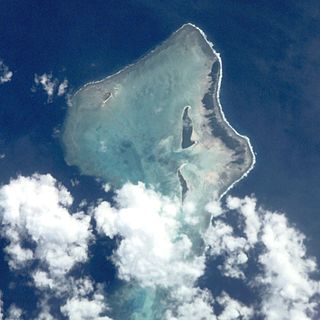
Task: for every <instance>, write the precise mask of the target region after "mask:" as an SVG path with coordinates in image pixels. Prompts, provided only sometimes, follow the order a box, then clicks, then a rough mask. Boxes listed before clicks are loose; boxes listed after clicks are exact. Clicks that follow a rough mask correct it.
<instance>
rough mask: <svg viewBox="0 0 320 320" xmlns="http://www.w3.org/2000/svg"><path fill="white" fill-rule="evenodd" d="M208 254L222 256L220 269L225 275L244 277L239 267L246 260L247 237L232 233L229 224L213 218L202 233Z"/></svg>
mask: <svg viewBox="0 0 320 320" xmlns="http://www.w3.org/2000/svg"><path fill="white" fill-rule="evenodd" d="M204 240H205V242H206V244H207V246H208V248H209V253H210V255H212V256H214V257H216V256H223V258H224V262H223V265H222V266H221V270H222V272H223V274H224V275H225V276H229V277H233V278H245V275H244V273H243V271H242V270H241V267H243V265H244V264H245V263H246V262H247V261H248V257H247V251H248V249H249V246H248V241H247V239H245V238H243V237H237V236H235V235H234V232H233V228H232V227H231V226H230V225H227V224H226V223H224V222H222V221H220V220H213V222H212V225H211V226H210V227H209V228H208V230H207V232H206V233H205V235H204Z"/></svg>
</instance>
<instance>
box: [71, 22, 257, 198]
mask: <svg viewBox="0 0 320 320" xmlns="http://www.w3.org/2000/svg"><path fill="white" fill-rule="evenodd" d="M186 26H191V27H192V28H193V29H195V30H197V31H198V32H199V34H200V35H201V37H202V38H203V40H204V41H205V42H206V44H207V45H208V47H209V48H210V49H211V52H212V53H213V55H214V57H216V58H217V60H218V63H219V75H218V80H217V89H216V90H215V92H214V93H213V94H214V97H213V98H214V99H216V101H217V105H218V111H219V113H220V115H221V118H222V121H223V123H224V125H225V126H226V127H227V129H228V130H230V129H231V131H232V133H233V134H235V135H236V136H238V137H240V138H241V139H243V140H245V143H246V145H247V147H248V149H249V151H250V155H251V159H250V160H251V161H250V162H251V164H250V166H249V167H248V168H247V169H246V170H245V172H244V173H243V174H242V175H241V176H240V177H239V178H238V179H236V180H235V181H233V182H232V183H231V184H230V185H229V186H228V187H226V189H225V191H223V192H222V193H221V195H220V196H219V199H222V198H223V197H224V196H225V195H226V194H227V193H228V192H229V191H230V190H231V189H232V188H233V187H234V186H235V185H236V184H237V183H238V182H240V181H241V180H242V179H244V178H245V177H246V176H247V175H248V174H249V172H250V171H251V170H253V168H254V166H255V163H256V156H255V154H254V151H253V147H252V145H251V142H250V139H249V137H247V136H245V135H242V134H240V133H239V132H238V131H237V130H236V129H234V128H233V127H232V125H231V124H230V123H229V121H228V120H227V119H226V116H225V114H224V112H223V108H222V105H221V103H220V90H221V83H222V77H223V66H222V59H221V57H220V54H219V53H218V52H217V51H216V50H215V49H214V44H213V43H212V42H211V41H209V40H208V39H207V35H206V34H205V32H204V31H203V30H202V29H200V28H199V27H197V26H196V25H194V24H192V23H185V24H183V25H182V26H181V27H180V28H179V29H177V30H176V31H175V32H173V33H172V34H171V36H170V37H169V39H170V38H172V36H174V35H175V34H177V33H178V32H179V31H180V30H181V29H183V28H185V27H186ZM167 41H168V40H165V41H164V42H162V43H161V44H160V45H158V46H156V47H155V48H154V49H152V50H150V51H149V52H148V53H146V54H145V55H143V56H142V57H141V58H139V59H138V60H137V61H135V62H133V63H131V64H128V65H127V66H125V67H123V68H122V69H120V70H119V71H117V72H116V73H113V74H111V75H108V76H107V77H104V78H102V79H100V80H96V81H90V82H88V83H86V84H84V85H83V86H82V87H80V88H79V89H78V90H77V91H76V92H75V93H74V94H73V95H72V98H71V108H72V99H73V98H74V97H75V96H76V95H78V93H80V92H81V91H83V90H85V89H86V88H87V87H88V86H91V85H97V84H100V83H102V82H105V81H107V80H109V79H110V78H112V77H115V76H117V75H120V74H121V73H123V72H127V71H128V70H130V69H131V68H132V67H134V66H135V65H137V63H138V64H139V63H143V61H145V60H146V59H147V58H148V57H149V56H150V55H152V54H154V53H155V52H156V51H157V50H161V49H162V48H163V46H165V45H166V43H167Z"/></svg>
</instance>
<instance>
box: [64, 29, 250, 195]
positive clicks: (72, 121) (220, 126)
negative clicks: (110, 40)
mask: <svg viewBox="0 0 320 320" xmlns="http://www.w3.org/2000/svg"><path fill="white" fill-rule="evenodd" d="M221 72H222V68H221V60H220V57H219V55H218V54H217V53H216V52H215V51H214V50H213V49H212V47H211V45H210V43H209V42H208V41H207V40H206V37H205V35H204V34H203V33H202V32H201V30H200V29H198V28H197V27H195V26H193V25H191V24H186V25H184V26H182V27H181V28H180V29H179V30H178V31H176V32H175V33H174V34H173V35H172V36H171V37H170V38H169V39H168V40H166V41H165V42H164V43H163V44H161V45H160V46H159V47H157V48H156V49H155V50H153V51H151V52H150V53H148V54H147V55H146V56H144V57H143V58H141V59H140V60H139V61H138V62H137V63H135V64H133V65H130V66H128V67H126V68H124V69H123V70H121V71H120V72H118V73H116V74H114V75H112V76H109V77H107V78H105V79H103V80H101V81H98V82H93V83H89V84H87V85H85V86H84V87H82V88H81V89H80V90H79V91H78V92H77V93H76V94H75V95H74V96H73V98H72V107H71V108H70V109H69V111H68V115H67V118H66V122H65V125H64V132H63V144H64V147H65V150H66V160H67V162H68V163H69V164H71V165H76V166H78V167H79V168H80V169H81V172H82V173H84V174H87V175H93V176H96V177H100V178H103V179H104V180H105V181H107V182H108V183H111V184H112V185H114V186H115V187H121V186H122V185H123V184H124V183H125V182H128V181H130V182H132V183H137V182H138V181H143V182H144V183H146V184H147V185H152V186H154V187H155V188H156V189H157V190H158V191H160V192H161V193H163V194H166V195H170V196H172V195H180V194H181V184H182V183H183V184H184V187H183V188H182V192H183V193H184V194H183V197H184V198H185V199H186V198H187V199H190V200H195V199H197V200H199V197H204V198H206V199H207V200H208V199H210V198H211V197H212V196H214V195H215V196H217V195H221V194H223V193H224V192H225V190H226V189H227V188H228V187H229V186H230V185H232V184H233V183H234V182H235V181H237V180H238V179H239V178H241V177H242V176H243V175H244V174H245V173H246V172H247V171H248V170H249V169H250V168H251V167H252V164H253V162H254V156H253V153H252V150H251V147H250V144H249V141H248V139H247V138H245V137H243V136H241V135H239V134H238V133H236V132H235V130H234V129H232V127H231V126H230V125H229V124H228V123H227V122H226V120H225V119H224V116H223V113H222V110H221V107H220V103H219V98H218V91H219V89H220V80H221ZM191 141H192V143H191Z"/></svg>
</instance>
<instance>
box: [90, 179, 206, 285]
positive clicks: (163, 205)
mask: <svg viewBox="0 0 320 320" xmlns="http://www.w3.org/2000/svg"><path fill="white" fill-rule="evenodd" d="M115 201H116V204H117V205H116V207H111V206H110V205H109V203H107V202H102V203H101V204H100V205H99V206H98V207H97V208H96V209H95V212H94V216H95V219H96V222H97V228H98V230H99V231H100V232H101V233H103V234H105V235H106V236H108V237H110V238H113V237H115V236H116V235H119V236H120V237H121V241H120V244H119V246H118V248H117V249H116V251H115V252H114V255H113V261H114V263H115V265H116V266H117V267H118V274H119V277H120V278H121V279H123V280H126V281H129V280H132V279H135V280H137V281H138V282H139V284H140V285H142V286H157V285H159V286H163V287H170V286H175V285H178V284H181V283H184V284H186V283H189V284H190V285H191V284H193V282H194V281H195V280H196V279H197V278H198V277H199V276H201V275H202V274H203V272H204V267H205V258H204V256H194V255H193V254H192V250H191V247H192V243H191V240H190V239H189V237H188V236H187V235H186V234H184V233H182V232H178V230H179V228H180V227H181V226H180V224H179V221H178V215H179V213H180V209H181V206H180V202H179V200H178V199H173V200H171V199H169V198H167V197H164V196H162V195H160V194H158V193H157V192H155V191H154V190H152V189H147V188H146V187H145V185H144V184H142V183H139V184H138V185H133V184H129V183H128V184H125V185H124V186H123V187H122V188H121V189H120V190H118V191H117V193H116V197H115Z"/></svg>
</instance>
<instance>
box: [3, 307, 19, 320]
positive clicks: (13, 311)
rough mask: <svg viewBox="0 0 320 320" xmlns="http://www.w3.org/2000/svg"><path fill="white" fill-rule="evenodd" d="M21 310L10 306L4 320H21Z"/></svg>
mask: <svg viewBox="0 0 320 320" xmlns="http://www.w3.org/2000/svg"><path fill="white" fill-rule="evenodd" d="M22 315H23V310H22V309H21V308H19V307H17V306H16V305H14V304H12V305H11V306H10V308H9V310H8V315H7V317H6V320H20V319H22V318H21V317H22Z"/></svg>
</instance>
